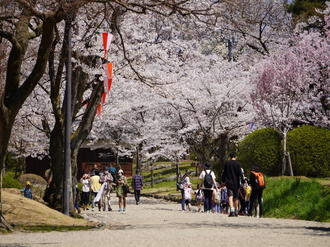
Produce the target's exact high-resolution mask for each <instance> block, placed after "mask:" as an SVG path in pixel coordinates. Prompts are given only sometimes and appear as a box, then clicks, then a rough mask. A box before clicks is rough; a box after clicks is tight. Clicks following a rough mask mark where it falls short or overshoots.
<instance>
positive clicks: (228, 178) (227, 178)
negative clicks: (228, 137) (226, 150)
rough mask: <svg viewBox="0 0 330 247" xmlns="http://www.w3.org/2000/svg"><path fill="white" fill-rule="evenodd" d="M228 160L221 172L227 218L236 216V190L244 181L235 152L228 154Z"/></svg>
mask: <svg viewBox="0 0 330 247" xmlns="http://www.w3.org/2000/svg"><path fill="white" fill-rule="evenodd" d="M229 157H230V160H228V161H226V162H225V165H224V167H223V171H222V182H224V183H225V184H226V186H227V190H228V201H229V208H230V214H229V217H237V216H238V189H239V187H240V184H241V182H242V181H243V179H244V174H243V169H242V165H241V163H239V162H238V161H237V160H236V159H237V155H236V152H231V153H230V154H229Z"/></svg>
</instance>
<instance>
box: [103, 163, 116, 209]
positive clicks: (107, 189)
mask: <svg viewBox="0 0 330 247" xmlns="http://www.w3.org/2000/svg"><path fill="white" fill-rule="evenodd" d="M113 180H114V179H113V177H112V175H111V174H110V173H109V169H108V167H104V168H103V174H102V175H101V176H100V182H101V184H102V188H101V190H102V194H101V207H102V208H103V211H105V210H106V209H107V208H108V211H112V208H111V202H110V194H111V189H112V183H113Z"/></svg>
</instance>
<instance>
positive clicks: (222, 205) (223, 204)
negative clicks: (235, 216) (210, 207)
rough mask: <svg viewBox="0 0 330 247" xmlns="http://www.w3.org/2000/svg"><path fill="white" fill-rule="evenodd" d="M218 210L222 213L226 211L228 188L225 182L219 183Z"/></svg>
mask: <svg viewBox="0 0 330 247" xmlns="http://www.w3.org/2000/svg"><path fill="white" fill-rule="evenodd" d="M220 212H221V213H224V214H227V213H228V190H227V187H226V184H225V183H222V184H221V202H220Z"/></svg>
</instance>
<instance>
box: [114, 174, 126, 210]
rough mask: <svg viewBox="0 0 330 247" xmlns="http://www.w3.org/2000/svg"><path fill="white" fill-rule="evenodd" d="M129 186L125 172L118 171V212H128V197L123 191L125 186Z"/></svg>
mask: <svg viewBox="0 0 330 247" xmlns="http://www.w3.org/2000/svg"><path fill="white" fill-rule="evenodd" d="M126 185H127V179H126V177H125V176H124V171H123V170H122V169H120V170H119V171H118V179H117V187H116V193H117V197H118V200H119V201H118V205H119V209H118V212H121V211H126V197H127V193H126V192H124V191H123V186H126Z"/></svg>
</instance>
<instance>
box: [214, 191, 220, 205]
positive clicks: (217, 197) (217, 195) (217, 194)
mask: <svg viewBox="0 0 330 247" xmlns="http://www.w3.org/2000/svg"><path fill="white" fill-rule="evenodd" d="M213 193H214V203H216V204H220V203H221V192H220V191H216V190H214V191H213Z"/></svg>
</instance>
